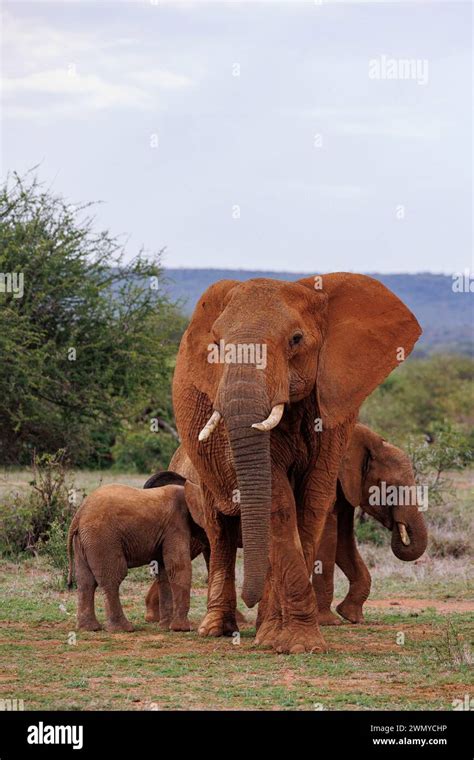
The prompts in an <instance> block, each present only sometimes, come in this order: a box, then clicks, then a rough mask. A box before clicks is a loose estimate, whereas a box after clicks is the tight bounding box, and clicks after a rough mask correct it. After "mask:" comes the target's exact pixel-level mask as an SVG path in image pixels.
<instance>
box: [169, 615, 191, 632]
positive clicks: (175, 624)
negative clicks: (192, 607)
mask: <svg viewBox="0 0 474 760" xmlns="http://www.w3.org/2000/svg"><path fill="white" fill-rule="evenodd" d="M169 629H170V631H191V630H192V625H191V623H190V621H189V620H188V618H187V617H184V618H174V619H173V620H172V621H171V623H170V626H169Z"/></svg>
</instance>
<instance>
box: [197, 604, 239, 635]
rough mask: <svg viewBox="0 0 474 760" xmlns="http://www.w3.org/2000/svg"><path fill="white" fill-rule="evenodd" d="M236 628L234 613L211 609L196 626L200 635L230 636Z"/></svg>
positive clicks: (235, 631) (237, 628)
mask: <svg viewBox="0 0 474 760" xmlns="http://www.w3.org/2000/svg"><path fill="white" fill-rule="evenodd" d="M238 630H239V627H238V625H237V621H236V619H235V613H231V612H221V611H220V610H212V611H211V612H208V613H207V614H206V615H205V617H204V620H203V621H202V623H201V625H200V626H199V628H198V634H199V635H200V636H232V634H233V633H237V632H238Z"/></svg>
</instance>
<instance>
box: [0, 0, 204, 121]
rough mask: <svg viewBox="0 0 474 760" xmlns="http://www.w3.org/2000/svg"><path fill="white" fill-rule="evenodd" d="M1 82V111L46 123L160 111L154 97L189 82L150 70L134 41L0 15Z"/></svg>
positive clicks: (164, 70)
mask: <svg viewBox="0 0 474 760" xmlns="http://www.w3.org/2000/svg"><path fill="white" fill-rule="evenodd" d="M3 49H4V60H5V62H6V65H4V67H3V76H2V80H1V90H2V100H3V104H2V105H3V109H2V110H3V113H4V115H7V116H10V117H12V118H16V119H36V120H38V121H50V120H52V119H57V118H68V117H70V118H76V117H77V116H78V115H82V116H84V115H85V114H87V112H91V111H98V110H105V109H112V108H127V109H135V110H146V109H151V108H154V109H156V108H159V107H160V97H161V98H163V97H164V95H165V93H170V92H171V91H174V90H176V91H179V90H182V89H184V88H187V87H190V86H192V84H193V80H192V79H191V77H189V76H187V75H185V74H183V73H180V72H175V71H171V70H170V69H169V68H166V67H160V68H157V67H156V66H154V67H153V68H152V69H149V68H147V63H148V59H147V56H146V54H145V53H144V52H143V51H141V49H140V46H139V43H138V41H136V40H135V39H133V38H132V37H124V36H120V37H117V38H111V39H103V38H101V37H99V36H98V35H97V34H96V33H94V32H91V31H90V30H88V31H87V33H86V34H81V33H79V32H76V31H71V29H70V28H67V29H63V28H61V29H60V28H55V27H52V26H49V25H46V24H44V23H41V22H38V21H36V20H33V19H32V18H30V19H25V18H22V19H19V18H16V17H15V16H13V15H12V13H11V12H5V14H4V24H3Z"/></svg>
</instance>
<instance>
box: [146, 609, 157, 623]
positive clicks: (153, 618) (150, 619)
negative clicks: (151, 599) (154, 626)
mask: <svg viewBox="0 0 474 760" xmlns="http://www.w3.org/2000/svg"><path fill="white" fill-rule="evenodd" d="M145 622H147V623H159V622H160V613H159V612H154V611H153V610H147V612H146V615H145Z"/></svg>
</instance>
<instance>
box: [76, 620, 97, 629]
mask: <svg viewBox="0 0 474 760" xmlns="http://www.w3.org/2000/svg"><path fill="white" fill-rule="evenodd" d="M77 627H78V630H79V631H101V630H102V626H101V624H100V623H99V621H98V620H94V619H92V620H81V621H79V622H78V624H77Z"/></svg>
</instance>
